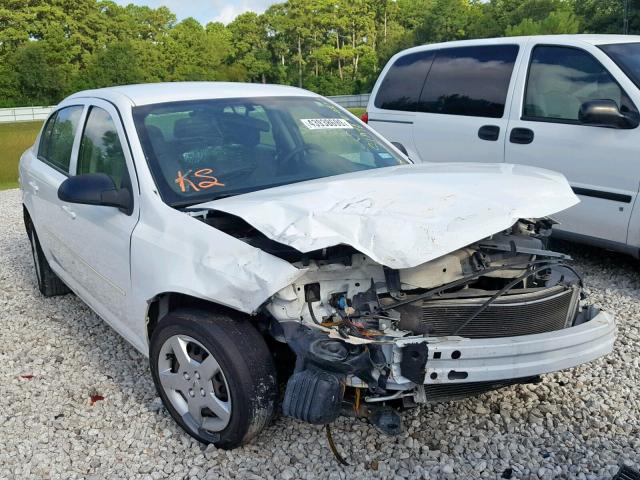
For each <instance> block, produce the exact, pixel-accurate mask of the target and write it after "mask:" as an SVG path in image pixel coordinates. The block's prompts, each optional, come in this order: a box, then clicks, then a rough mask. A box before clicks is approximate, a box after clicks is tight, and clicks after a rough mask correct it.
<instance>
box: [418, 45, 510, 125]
mask: <svg viewBox="0 0 640 480" xmlns="http://www.w3.org/2000/svg"><path fill="white" fill-rule="evenodd" d="M517 56H518V46H517V45H483V46H474V47H457V48H447V49H443V50H438V53H437V55H436V58H435V59H434V61H433V65H432V66H431V70H430V71H429V75H428V77H427V81H426V82H425V85H424V88H423V90H422V95H421V97H420V102H419V105H418V111H421V112H427V113H441V114H447V115H465V116H472V117H489V118H501V117H502V116H503V115H504V107H505V102H506V99H507V93H508V90H509V83H510V81H511V74H512V72H513V66H514V64H515V61H516V58H517Z"/></svg>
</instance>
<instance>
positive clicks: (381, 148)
mask: <svg viewBox="0 0 640 480" xmlns="http://www.w3.org/2000/svg"><path fill="white" fill-rule="evenodd" d="M133 114H134V121H135V124H136V128H137V131H138V135H139V136H140V140H141V143H142V147H143V149H144V153H145V156H146V158H147V161H148V163H149V167H150V168H151V171H152V174H153V176H154V179H155V181H156V184H157V186H158V188H159V189H160V194H161V195H162V198H163V199H164V201H165V202H167V203H168V204H170V205H176V206H177V205H188V204H195V203H199V202H204V201H208V200H213V199H216V198H221V197H224V196H229V195H235V194H239V193H246V192H250V191H253V190H260V189H263V188H268V187H272V186H276V185H283V184H287V183H294V182H300V181H303V180H310V179H314V178H321V177H328V176H332V175H340V174H343V173H349V172H355V171H358V170H368V169H372V168H380V167H388V166H392V165H399V164H402V163H406V162H405V160H403V159H402V157H400V156H399V155H397V154H396V153H395V152H392V151H391V150H389V149H388V148H387V147H386V146H385V145H384V144H383V143H382V142H381V141H380V140H379V139H378V138H377V137H376V136H375V135H374V134H372V133H371V132H370V131H369V130H368V129H367V128H366V127H364V126H363V125H362V124H361V123H359V122H358V121H356V120H354V119H352V118H351V117H349V116H348V115H346V114H344V113H343V112H342V111H341V110H340V109H339V108H336V107H335V106H334V105H332V104H330V103H329V102H327V101H325V100H322V99H319V98H308V97H265V98H241V99H217V100H198V101H185V102H172V103H165V104H155V105H147V106H141V107H136V108H134V110H133Z"/></svg>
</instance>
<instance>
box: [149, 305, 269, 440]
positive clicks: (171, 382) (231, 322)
mask: <svg viewBox="0 0 640 480" xmlns="http://www.w3.org/2000/svg"><path fill="white" fill-rule="evenodd" d="M238 317H240V315H238ZM185 355H186V356H185ZM210 356H211V357H212V358H210ZM180 359H182V360H180ZM212 359H213V360H212ZM149 363H150V367H151V374H152V376H153V381H154V383H155V386H156V389H157V391H158V394H159V395H160V398H161V399H162V402H163V403H164V406H165V407H166V409H167V410H168V411H169V413H170V414H171V416H172V417H173V419H174V420H175V421H176V422H177V423H178V424H179V425H180V426H181V427H182V428H183V429H184V430H185V431H186V432H187V433H188V434H189V435H191V436H192V437H194V438H195V439H197V440H199V441H200V442H203V443H213V444H214V445H215V446H216V447H218V448H224V449H232V448H235V447H238V446H241V445H244V444H246V443H248V442H250V441H251V440H252V439H253V438H255V437H256V436H257V435H258V434H259V433H260V432H261V431H262V429H263V428H264V427H265V426H266V425H267V424H268V423H269V421H270V420H271V418H272V416H273V412H274V408H275V403H276V399H277V383H276V372H275V367H274V365H273V360H272V357H271V353H270V352H269V349H268V348H267V345H266V343H265V341H264V339H263V338H262V336H261V335H260V334H259V333H258V331H257V330H256V329H255V328H254V327H253V325H251V323H249V321H247V320H246V319H244V318H242V317H240V318H232V317H231V316H229V315H227V314H220V313H212V312H209V311H205V310H192V309H179V310H175V311H173V312H171V313H169V314H168V315H167V316H165V317H164V318H163V319H162V320H161V321H160V322H159V323H158V325H157V327H156V328H155V329H154V331H153V334H152V336H151V345H150V351H149ZM185 365H186V367H185ZM216 366H217V368H218V370H219V372H218V371H217V370H216ZM212 373H213V375H212ZM209 377H211V378H209Z"/></svg>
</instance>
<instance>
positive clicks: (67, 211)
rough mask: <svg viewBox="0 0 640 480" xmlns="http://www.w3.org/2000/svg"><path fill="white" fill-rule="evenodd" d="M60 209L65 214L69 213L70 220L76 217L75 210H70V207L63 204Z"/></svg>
mask: <svg viewBox="0 0 640 480" xmlns="http://www.w3.org/2000/svg"><path fill="white" fill-rule="evenodd" d="M62 210H63V211H64V213H66V214H67V215H69V216H70V217H71V220H75V219H76V212H74V211H73V210H71V207H67V206H66V205H63V206H62Z"/></svg>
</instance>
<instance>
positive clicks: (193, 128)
mask: <svg viewBox="0 0 640 480" xmlns="http://www.w3.org/2000/svg"><path fill="white" fill-rule="evenodd" d="M216 133H217V132H216V129H215V128H213V127H212V125H211V123H210V122H209V121H208V119H207V118H203V117H188V118H180V119H178V120H176V123H175V124H174V125H173V136H174V137H175V138H176V139H178V140H182V139H194V138H197V139H205V138H208V137H212V136H216Z"/></svg>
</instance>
